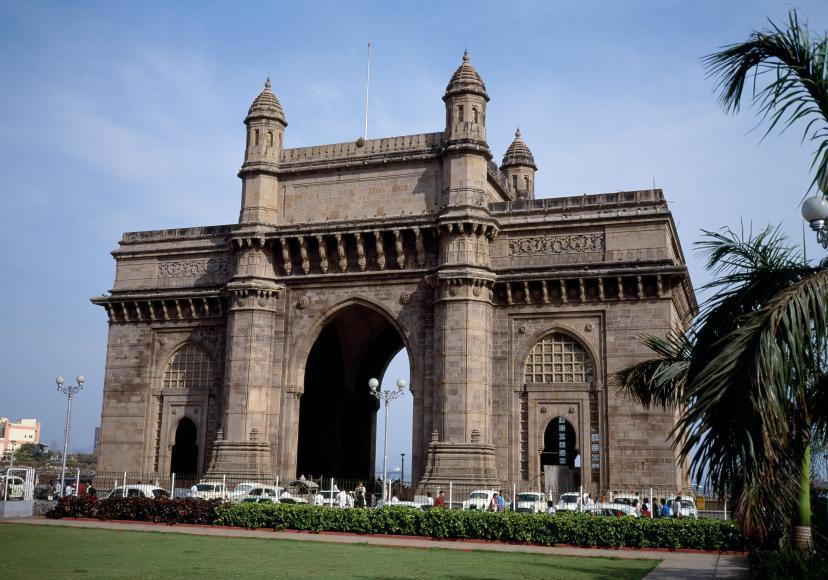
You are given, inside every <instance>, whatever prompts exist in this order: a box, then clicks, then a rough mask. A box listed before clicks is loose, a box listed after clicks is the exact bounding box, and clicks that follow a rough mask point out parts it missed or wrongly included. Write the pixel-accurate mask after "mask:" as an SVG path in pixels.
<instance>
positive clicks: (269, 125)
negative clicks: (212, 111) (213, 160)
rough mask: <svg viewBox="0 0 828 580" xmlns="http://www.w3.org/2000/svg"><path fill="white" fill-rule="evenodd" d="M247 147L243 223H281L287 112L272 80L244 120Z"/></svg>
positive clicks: (240, 220) (241, 216)
mask: <svg viewBox="0 0 828 580" xmlns="http://www.w3.org/2000/svg"><path fill="white" fill-rule="evenodd" d="M244 124H245V125H247V146H246V147H245V150H244V164H243V165H242V167H241V170H240V171H239V177H241V179H242V203H241V212H240V214H239V223H242V224H269V225H275V224H276V223H277V222H278V207H277V203H278V191H279V178H278V175H277V173H278V170H279V156H280V155H281V153H282V144H283V143H284V139H285V127H287V121H286V120H285V112H284V111H283V110H282V105H281V104H280V103H279V99H277V98H276V95H274V94H273V93H272V92H271V90H270V78H268V79H267V81H266V82H265V87H264V90H263V91H262V92H261V93H259V96H258V97H256V99H255V100H254V101H253V104H252V105H250V110H249V111H248V113H247V117H246V118H245V120H244Z"/></svg>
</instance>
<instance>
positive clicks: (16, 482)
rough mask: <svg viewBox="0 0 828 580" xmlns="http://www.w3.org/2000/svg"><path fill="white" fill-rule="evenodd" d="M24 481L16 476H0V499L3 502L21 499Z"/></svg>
mask: <svg viewBox="0 0 828 580" xmlns="http://www.w3.org/2000/svg"><path fill="white" fill-rule="evenodd" d="M25 483H26V482H25V481H23V478H22V477H18V476H16V475H0V499H3V500H5V501H11V500H18V499H23V491H24V486H25Z"/></svg>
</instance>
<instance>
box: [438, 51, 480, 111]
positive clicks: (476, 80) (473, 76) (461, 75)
mask: <svg viewBox="0 0 828 580" xmlns="http://www.w3.org/2000/svg"><path fill="white" fill-rule="evenodd" d="M460 93H474V94H477V95H480V96H481V97H483V98H484V99H486V101H488V100H489V95H488V94H486V85H484V84H483V79H481V78H480V75H479V74H478V73H477V71H476V70H475V68H474V67H473V66H472V65H471V63H470V62H469V51H466V52H464V53H463V64H461V65H460V66H459V67H458V68H457V70H456V71H454V74H453V75H452V76H451V80H450V81H449V84H448V86H447V87H446V94H445V95H443V100H444V101H445V100H446V99H447V98H448V97H449V96H451V95H456V94H460Z"/></svg>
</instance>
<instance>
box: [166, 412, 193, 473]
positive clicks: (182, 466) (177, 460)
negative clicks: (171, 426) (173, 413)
mask: <svg viewBox="0 0 828 580" xmlns="http://www.w3.org/2000/svg"><path fill="white" fill-rule="evenodd" d="M170 473H171V474H172V473H176V474H186V475H196V474H197V473H198V429H196V426H195V423H193V421H192V420H191V419H190V418H189V417H184V418H183V419H181V420H180V421H179V422H178V426H177V427H176V429H175V443H174V444H173V447H172V455H171V459H170Z"/></svg>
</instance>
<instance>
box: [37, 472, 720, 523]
mask: <svg viewBox="0 0 828 580" xmlns="http://www.w3.org/2000/svg"><path fill="white" fill-rule="evenodd" d="M136 486H143V487H142V489H144V490H145V491H146V490H147V489H150V488H161V489H163V490H164V492H163V493H165V494H169V495H170V496H172V497H202V498H207V499H210V498H217V499H228V500H230V501H238V500H241V499H244V498H247V497H249V495H250V493H251V491H252V492H253V493H254V495H264V496H270V497H271V498H274V499H275V498H278V499H281V500H282V501H285V502H290V501H294V502H301V503H305V502H307V503H316V504H321V505H333V506H339V505H345V506H348V507H350V506H353V505H365V507H376V506H380V505H383V504H385V503H388V504H392V505H408V506H418V507H419V506H429V505H433V503H434V502H436V501H437V498H438V497H439V496H440V492H441V491H442V492H443V498H444V501H445V504H446V508H447V509H488V508H489V507H490V505H491V495H492V494H491V492H494V491H496V492H498V494H499V495H502V496H503V500H504V501H503V505H504V508H505V509H507V510H512V509H518V510H519V511H542V510H546V509H548V508H549V506H559V505H560V504H559V502H560V500H561V496H562V495H564V494H574V495H575V496H576V497H577V498H580V499H579V500H578V501H577V503H576V505H575V508H574V509H575V510H577V511H587V510H599V509H601V508H608V509H609V508H612V507H613V506H615V507H618V506H619V504H624V505H629V506H630V507H632V508H634V509H635V510H637V512H638V513H639V514H641V513H642V512H644V513H645V514H646V513H647V511H649V512H650V514H651V515H652V517H658V516H659V515H660V514H656V513H653V509H652V507H653V505H654V504H658V505H661V504H663V503H664V502H665V501H667V502H672V501H673V500H675V499H676V497H677V496H680V497H684V498H685V499H686V500H689V501H692V504H693V507H694V508H695V509H694V510H693V515H694V516H697V517H705V518H716V519H728V518H729V517H730V515H729V514H728V508H727V502H726V501H725V500H722V499H720V498H718V497H715V496H713V495H712V494H710V493H704V492H701V491H692V490H687V489H685V490H676V489H672V488H666V487H664V486H650V485H647V484H643V485H639V486H633V485H628V486H623V487H617V488H614V489H607V490H600V491H597V492H596V491H594V490H592V489H590V488H583V487H579V488H577V489H572V490H565V491H561V492H559V493H555V492H551V491H547V490H543V489H541V488H540V487H538V486H532V485H530V484H528V483H527V482H525V481H520V482H513V483H509V484H506V485H500V486H495V487H492V486H491V485H487V484H483V483H475V482H468V481H464V482H456V481H445V482H442V483H439V484H432V485H423V484H419V483H417V482H411V481H402V480H399V479H396V480H390V481H388V482H387V483H386V485H385V490H386V491H385V497H386V499H385V501H383V482H382V479H381V478H370V479H362V480H359V479H355V478H336V477H327V476H309V477H304V476H303V477H300V478H295V477H289V478H285V477H280V476H274V477H268V478H262V477H250V476H245V475H238V474H223V475H211V476H209V477H208V476H200V477H197V476H195V475H193V474H160V473H137V472H129V471H127V472H98V471H84V470H77V469H75V470H70V471H67V473H66V479H65V488H64V489H63V490H62V491H63V494H65V493H67V492H70V493H72V494H76V495H77V494H82V493H88V492H90V491H92V492H93V493H95V494H96V495H98V496H99V497H107V496H108V495H109V494H110V493H112V492H113V490H117V489H120V490H121V494H122V495H129V494H130V493H131V492H130V490H133V491H134V490H136V489H137V487H136ZM147 486H149V487H147ZM59 488H60V470H59V469H57V470H54V469H41V470H38V471H37V472H36V478H35V498H36V499H41V500H49V499H52V498H54V497H57V496H59V495H61V493H60V490H59ZM256 490H259V491H258V492H257V491H256ZM360 491H362V493H360ZM342 492H344V493H342ZM475 492H478V493H475ZM473 494H474V496H473ZM531 494H535V495H534V497H535V498H536V499H537V501H536V502H535V503H534V505H533V507H532V508H531V510H528V509H527V510H523V509H521V508H520V503H521V502H520V501H516V500H521V498H523V499H528V498H530V497H531ZM360 497H362V498H363V502H362V504H361V503H360V501H359V500H360ZM568 497H570V498H571V497H572V495H569V496H568ZM645 504H646V506H647V508H648V510H644V509H642V508H644V505H645ZM565 509H570V510H571V509H573V506H572V505H570V504H569V503H566V505H565ZM684 512H685V510H682V515H687V514H685V513H684Z"/></svg>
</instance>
